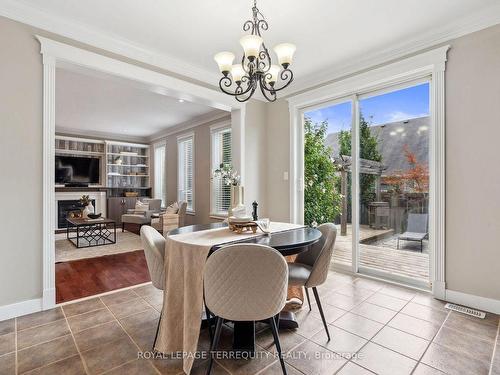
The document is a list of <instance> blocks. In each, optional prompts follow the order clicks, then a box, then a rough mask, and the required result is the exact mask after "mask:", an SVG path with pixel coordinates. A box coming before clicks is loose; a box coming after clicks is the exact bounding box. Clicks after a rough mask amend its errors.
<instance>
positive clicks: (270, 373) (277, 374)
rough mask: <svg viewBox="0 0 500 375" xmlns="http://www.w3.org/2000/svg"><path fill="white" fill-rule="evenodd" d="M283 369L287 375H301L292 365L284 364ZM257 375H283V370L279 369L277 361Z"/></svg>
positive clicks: (279, 364) (279, 365)
mask: <svg viewBox="0 0 500 375" xmlns="http://www.w3.org/2000/svg"><path fill="white" fill-rule="evenodd" d="M285 368H286V372H287V374H288V375H302V374H303V373H302V372H300V371H299V370H297V369H296V368H295V367H293V366H292V365H290V364H288V363H287V362H285ZM258 375H283V370H282V369H281V363H280V362H279V361H276V362H274V363H273V364H272V365H271V366H269V367H266V368H265V369H263V370H261V371H260V372H259V373H258Z"/></svg>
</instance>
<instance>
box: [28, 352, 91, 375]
mask: <svg viewBox="0 0 500 375" xmlns="http://www.w3.org/2000/svg"><path fill="white" fill-rule="evenodd" d="M55 374H58V375H59V374H60V375H85V374H86V373H85V368H84V367H83V362H82V360H81V358H80V355H78V354H77V355H74V356H72V357H69V358H65V359H63V360H61V361H58V362H54V363H51V364H49V365H47V366H44V367H40V368H38V369H36V370H33V371H30V372H29V373H28V375H55Z"/></svg>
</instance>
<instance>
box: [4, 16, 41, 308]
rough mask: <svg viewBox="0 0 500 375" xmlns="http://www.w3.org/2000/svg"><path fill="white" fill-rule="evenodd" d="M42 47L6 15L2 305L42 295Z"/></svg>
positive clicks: (23, 28)
mask: <svg viewBox="0 0 500 375" xmlns="http://www.w3.org/2000/svg"><path fill="white" fill-rule="evenodd" d="M39 50H40V45H39V44H38V42H37V41H36V40H35V38H34V37H33V36H32V35H30V34H29V33H28V32H27V28H26V27H24V26H22V25H21V24H18V23H16V22H11V21H8V20H6V19H5V18H1V17H0V51H2V57H1V59H0V160H1V161H2V168H1V170H2V172H1V174H0V176H1V177H0V180H1V183H0V194H1V196H2V202H3V203H2V215H1V218H0V238H1V239H2V243H1V245H0V257H1V258H0V259H1V260H0V306H1V305H7V304H11V303H14V302H18V301H23V300H28V299H33V298H38V297H40V296H41V294H42V267H41V265H42V224H41V223H42V74H43V73H42V57H41V55H40V53H39ZM20 141H22V143H20Z"/></svg>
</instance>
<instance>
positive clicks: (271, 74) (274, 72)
mask: <svg viewBox="0 0 500 375" xmlns="http://www.w3.org/2000/svg"><path fill="white" fill-rule="evenodd" d="M280 70H281V67H280V66H278V65H271V67H270V68H269V71H268V72H267V73H266V75H265V78H266V82H268V83H269V84H271V85H274V83H275V82H276V81H277V80H278V74H279V73H280Z"/></svg>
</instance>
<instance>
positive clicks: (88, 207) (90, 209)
mask: <svg viewBox="0 0 500 375" xmlns="http://www.w3.org/2000/svg"><path fill="white" fill-rule="evenodd" d="M93 213H94V206H92V203H89V204H88V205H86V206H85V208H84V209H83V212H82V217H83V218H84V219H87V218H88V217H89V214H93Z"/></svg>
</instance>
